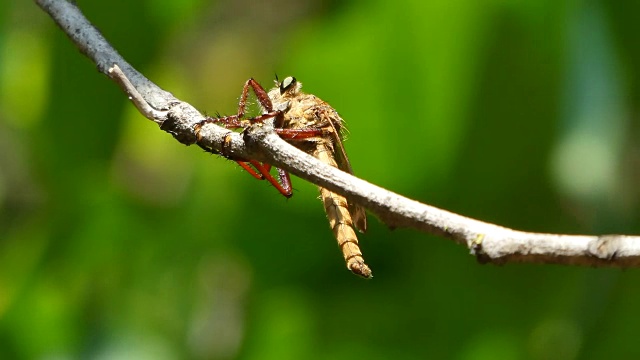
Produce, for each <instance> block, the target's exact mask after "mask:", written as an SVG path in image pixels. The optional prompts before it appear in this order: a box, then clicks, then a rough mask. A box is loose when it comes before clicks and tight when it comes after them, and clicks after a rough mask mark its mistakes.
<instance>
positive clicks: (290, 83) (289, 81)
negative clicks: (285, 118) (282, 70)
mask: <svg viewBox="0 0 640 360" xmlns="http://www.w3.org/2000/svg"><path fill="white" fill-rule="evenodd" d="M295 86H296V78H294V77H293V76H287V77H286V78H285V79H284V80H282V83H281V84H280V95H282V94H284V92H285V91H287V90H290V89H292V88H294V87H295Z"/></svg>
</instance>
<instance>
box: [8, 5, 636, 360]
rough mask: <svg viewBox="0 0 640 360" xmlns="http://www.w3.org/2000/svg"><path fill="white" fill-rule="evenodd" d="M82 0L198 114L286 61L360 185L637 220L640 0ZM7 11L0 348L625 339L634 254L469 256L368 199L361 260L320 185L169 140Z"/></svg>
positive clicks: (469, 208)
mask: <svg viewBox="0 0 640 360" xmlns="http://www.w3.org/2000/svg"><path fill="white" fill-rule="evenodd" d="M78 2H79V6H80V8H81V9H82V10H83V11H84V12H85V14H86V15H87V17H88V18H89V19H90V20H91V21H92V22H93V23H94V24H95V25H96V26H97V27H98V28H99V29H100V30H101V31H102V33H103V34H104V35H105V37H106V38H107V39H108V40H109V41H110V42H111V43H112V44H113V46H114V47H115V48H116V49H118V51H119V52H120V53H121V54H122V55H123V56H124V57H125V58H126V59H127V60H128V61H129V62H130V63H131V64H132V65H133V66H135V67H136V68H137V69H138V70H140V71H141V72H142V73H144V74H145V75H147V76H148V77H149V78H150V79H151V80H153V81H154V82H156V83H157V84H158V85H160V86H161V87H163V88H165V89H167V90H169V91H171V92H172V93H174V95H176V96H177V97H178V98H180V99H182V100H184V101H187V102H190V103H192V104H193V105H195V106H196V107H197V108H199V109H202V110H203V111H208V112H209V113H215V112H216V111H219V112H221V113H224V114H233V113H234V112H235V110H236V106H237V99H238V96H239V95H240V91H241V89H242V84H243V82H244V81H245V80H246V79H247V78H249V77H254V78H256V79H257V80H258V81H260V82H261V83H262V84H263V85H265V86H267V87H270V86H271V84H272V82H271V81H272V79H273V77H274V76H273V74H274V72H277V73H278V74H279V75H280V77H281V78H283V77H285V76H287V75H295V76H296V77H297V78H298V79H299V80H300V81H301V82H302V83H303V84H304V89H305V90H306V91H308V92H311V93H314V94H316V95H318V96H320V97H321V98H322V99H324V100H326V101H328V102H329V103H330V104H332V105H333V106H334V107H335V108H336V109H337V110H338V111H339V112H340V114H341V115H342V117H343V118H344V119H345V121H346V122H347V125H348V128H349V130H350V135H349V138H348V140H347V141H346V143H345V144H346V148H347V151H348V153H349V156H350V158H351V163H352V165H353V167H354V170H355V172H356V173H357V175H359V176H360V177H362V178H364V179H366V180H368V181H370V182H372V183H374V184H377V185H380V186H383V187H385V188H388V189H390V190H392V191H395V192H398V193H400V194H403V195H406V196H408V197H410V198H413V199H416V200H419V201H422V202H425V203H428V204H431V205H435V206H438V207H441V208H444V209H447V210H450V211H453V212H456V213H460V214H462V215H465V216H469V217H474V218H477V219H480V220H483V221H489V222H494V223H497V224H500V225H504V226H507V227H511V228H516V229H522V230H528V231H538V232H558V233H587V234H599V233H628V234H632V233H638V232H639V230H640V229H639V226H638V223H637V219H638V216H639V215H640V212H639V210H640V208H639V203H638V200H640V193H639V191H638V188H637V186H636V185H637V183H638V180H639V177H640V171H639V170H638V169H640V142H638V140H637V137H638V134H639V131H640V126H639V123H638V118H639V116H640V81H639V80H640V65H639V64H640V43H639V42H638V34H640V22H639V21H638V14H640V2H636V1H587V0H583V1H579V0H574V1H552V0H546V1H542V0H530V1H526V0H481V1H478V0H467V1H464V0H455V1H451V0H437V1H436V0H430V1H418V0H415V1H384V0H377V1H335V0H334V1H296V0H272V1H247V0H245V1H218V2H216V1H204V0H191V1H181V2H178V1H173V0H166V1H159V0H154V1H151V0H149V1H132V2H130V1H124V0H114V1H108V2H106V1H78ZM0 24H1V27H0V358H2V359H76V358H91V359H236V358H239V359H279V360H280V359H354V358H361V359H389V358H394V359H424V358H434V359H439V358H446V359H553V358H557V359H578V358H579V359H601V358H633V357H636V358H637V357H638V356H640V348H639V347H638V346H637V336H638V331H639V330H640V324H639V321H638V318H639V317H640V307H639V306H638V304H639V299H640V286H638V284H639V283H640V274H638V271H637V270H628V271H621V270H617V269H589V268H578V267H565V266H555V265H521V264H520V265H506V266H493V265H480V264H478V263H477V262H476V261H475V258H474V257H472V256H470V255H469V252H468V250H467V249H466V248H464V247H461V246H459V245H456V244H454V243H453V242H451V241H449V240H445V239H442V238H438V237H434V236H429V235H426V234H423V233H418V232H416V231H413V230H408V229H397V230H395V231H391V230H389V229H388V228H386V227H385V226H384V225H383V224H381V223H380V222H378V221H377V220H376V219H375V218H373V217H371V216H370V218H369V222H370V228H369V231H368V233H367V234H365V235H362V236H360V242H361V245H362V249H363V252H364V254H365V259H366V260H367V262H368V264H369V265H370V266H371V267H372V269H373V272H374V276H375V278H374V279H373V280H371V281H366V280H363V279H360V278H358V277H356V276H354V275H351V274H350V273H349V272H348V271H347V270H346V269H345V266H344V263H343V260H342V257H341V255H340V253H339V249H338V247H337V245H336V243H335V240H334V239H333V237H332V235H331V231H330V229H329V226H328V224H327V221H326V218H325V215H324V213H323V210H322V205H321V203H320V202H319V201H318V200H317V196H318V193H317V189H316V188H315V186H313V185H311V184H308V183H306V182H305V181H303V180H301V179H298V178H294V179H293V185H294V188H295V195H294V196H293V198H291V199H289V200H286V199H285V198H283V197H282V196H280V195H279V194H278V193H277V191H275V189H273V188H272V187H270V186H269V185H268V184H267V183H266V182H258V181H256V180H254V179H253V178H251V177H250V176H249V175H248V174H246V173H245V172H243V171H241V170H240V168H239V167H238V166H236V165H235V164H234V163H232V162H230V161H227V160H225V159H222V158H220V157H217V156H211V155H209V154H207V153H204V152H203V151H202V150H201V149H199V148H198V147H195V146H191V147H185V146H183V145H181V144H179V143H178V142H177V141H175V140H174V139H173V138H172V137H171V136H170V135H168V134H166V133H164V132H162V131H160V130H159V129H158V127H157V126H156V125H155V124H154V123H152V122H151V121H148V120H146V119H145V118H144V117H142V116H141V115H140V114H138V113H137V112H136V110H135V108H134V107H133V106H132V105H131V104H130V103H129V102H128V101H127V100H126V97H125V96H124V95H123V94H122V93H121V91H120V90H119V89H118V87H117V86H116V85H115V84H114V83H113V82H111V81H110V80H108V79H107V78H106V77H105V76H104V75H102V74H100V73H98V72H97V71H96V70H95V66H94V65H93V64H92V63H91V62H90V61H89V60H87V59H86V58H85V57H84V56H82V55H81V54H80V53H79V51H78V50H77V49H76V48H75V47H74V45H73V44H72V43H71V42H70V41H69V40H68V39H67V38H66V36H65V35H64V34H63V33H62V32H61V31H60V30H59V29H58V28H57V27H56V26H55V25H54V24H53V22H52V21H51V19H49V18H48V16H47V15H46V14H45V13H44V12H42V11H40V9H39V8H38V7H37V6H35V4H34V3H33V2H29V1H17V0H16V1H8V2H7V1H3V2H2V3H0Z"/></svg>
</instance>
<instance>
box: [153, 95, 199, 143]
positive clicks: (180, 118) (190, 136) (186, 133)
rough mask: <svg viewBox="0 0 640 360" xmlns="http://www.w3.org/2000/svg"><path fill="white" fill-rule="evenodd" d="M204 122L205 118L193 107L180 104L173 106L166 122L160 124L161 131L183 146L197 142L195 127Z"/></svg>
mask: <svg viewBox="0 0 640 360" xmlns="http://www.w3.org/2000/svg"><path fill="white" fill-rule="evenodd" d="M202 120H204V116H202V114H200V112H199V111H198V110H196V109H195V108H194V107H193V106H191V105H189V104H187V103H184V102H178V103H176V104H173V106H171V109H169V111H168V113H167V117H166V120H164V121H163V122H162V123H161V124H160V129H162V130H164V131H166V132H168V133H169V134H171V135H172V136H173V137H174V138H175V139H176V140H178V141H179V142H181V143H182V144H185V145H192V144H195V143H196V141H197V136H196V133H195V125H196V124H198V123H199V122H200V121H202Z"/></svg>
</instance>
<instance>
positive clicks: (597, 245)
mask: <svg viewBox="0 0 640 360" xmlns="http://www.w3.org/2000/svg"><path fill="white" fill-rule="evenodd" d="M620 239H621V237H620V236H618V235H601V236H598V238H597V239H596V240H595V241H592V242H591V243H590V244H589V248H588V250H587V251H588V253H589V255H592V256H595V257H597V258H598V259H602V260H612V259H613V258H614V257H615V256H616V254H617V253H618V250H619V249H620V245H621V241H620Z"/></svg>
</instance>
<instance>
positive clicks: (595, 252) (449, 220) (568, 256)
mask: <svg viewBox="0 0 640 360" xmlns="http://www.w3.org/2000/svg"><path fill="white" fill-rule="evenodd" d="M36 3H37V4H38V5H39V6H40V7H41V8H42V9H43V10H44V11H46V12H47V13H49V15H50V16H51V17H52V18H53V19H54V21H55V22H56V23H57V24H58V26H59V27H60V28H61V29H62V30H63V31H64V32H65V33H66V34H67V36H69V38H70V39H71V40H72V41H73V42H74V43H75V44H76V46H77V47H78V48H79V49H80V50H81V51H82V53H83V54H85V55H86V56H87V57H89V58H90V59H91V60H92V61H93V62H94V63H95V64H96V65H97V67H98V70H99V71H100V72H102V73H104V74H106V75H108V76H110V77H111V78H112V79H113V80H115V81H116V82H117V83H118V85H119V86H120V87H121V88H122V89H123V90H124V91H125V93H127V95H128V96H129V99H130V100H131V101H132V102H133V103H134V105H135V106H136V107H137V108H138V110H140V112H141V113H142V114H143V115H144V116H145V117H147V118H149V119H150V120H153V121H155V122H156V123H158V124H159V125H160V129H162V130H164V131H167V132H169V133H170V134H171V135H173V136H174V138H176V139H177V140H178V141H180V142H181V143H183V144H185V145H192V144H195V143H196V140H197V139H196V135H195V132H194V126H195V125H196V124H198V123H199V122H201V121H202V120H204V116H203V115H202V114H200V112H198V111H197V110H196V109H195V108H194V107H193V106H191V105H190V104H188V103H186V102H183V101H180V100H178V99H176V98H175V97H174V96H173V95H172V94H171V93H169V92H167V91H164V90H162V89H161V88H160V87H158V86H157V85H155V84H154V83H152V82H151V81H149V80H148V79H147V78H145V77H144V76H143V75H141V74H140V73H139V72H138V71H136V70H135V69H134V68H133V67H132V66H131V65H129V64H128V63H127V62H126V61H125V60H124V59H123V58H122V57H121V56H120V55H119V54H118V52H117V51H116V50H115V49H113V47H111V45H109V43H108V42H107V41H106V40H105V39H104V37H103V36H102V35H101V34H100V33H99V32H98V30H97V29H96V28H95V27H94V26H93V25H91V23H90V22H89V21H88V20H87V19H86V18H85V17H84V16H83V15H82V13H81V12H80V10H79V9H78V8H77V7H76V6H75V5H73V4H72V3H70V2H68V1H66V0H36ZM200 136H201V139H199V141H198V145H200V146H201V147H203V148H205V149H208V150H210V151H213V152H220V151H221V149H222V146H223V144H224V147H225V154H228V155H231V156H236V157H238V158H246V159H256V160H259V161H263V162H267V163H269V164H272V165H274V166H277V167H279V168H282V169H285V170H287V171H289V172H291V173H293V174H295V175H297V176H298V177H300V178H303V179H305V180H308V181H310V182H312V183H314V184H316V185H319V186H322V187H325V188H327V189H329V190H331V191H334V192H336V193H339V194H342V195H344V196H347V197H348V198H349V199H351V200H353V201H355V202H357V203H360V204H362V205H363V206H365V207H366V208H368V209H369V210H370V211H371V212H372V213H374V214H375V215H376V216H377V217H378V218H379V219H380V220H381V221H383V222H384V223H385V224H387V225H388V226H390V227H393V228H395V227H410V228H415V229H417V230H420V231H423V232H426V233H430V234H435V235H439V236H443V237H446V238H449V239H452V240H454V241H455V242H457V243H459V244H462V245H464V246H467V247H468V248H469V249H470V251H471V253H472V254H473V255H475V256H476V257H477V258H478V260H480V261H481V262H492V263H507V262H531V263H554V264H573V265H587V266H602V267H604V266H614V267H638V266H640V237H638V236H626V235H604V236H587V235H561V234H542V233H530V232H523V231H517V230H512V229H508V228H505V227H501V226H498V225H494V224H489V223H485V222H482V221H478V220H474V219H470V218H467V217H464V216H461V215H457V214H454V213H451V212H448V211H445V210H441V209H438V208H435V207H433V206H429V205H425V204H422V203H419V202H417V201H414V200H411V199H408V198H405V197H403V196H400V195H398V194H396V193H393V192H391V191H388V190H385V189H383V188H380V187H378V186H376V185H373V184H371V183H368V182H366V181H364V180H361V179H359V178H356V177H354V176H352V175H350V174H347V173H345V172H343V171H340V170H338V169H337V168H334V167H331V166H329V165H326V164H324V163H322V162H320V161H318V160H317V159H315V158H314V157H312V156H310V155H307V154H305V153H304V152H302V151H300V150H298V149H296V148H295V147H293V146H291V145H289V144H288V143H287V142H285V141H284V140H282V139H280V137H278V136H277V135H276V134H275V133H274V132H273V128H272V126H271V125H270V124H269V123H268V122H265V123H264V124H256V125H254V126H253V127H251V128H249V129H247V131H245V132H243V133H241V134H238V133H235V132H230V131H229V130H227V129H224V128H222V127H219V126H217V125H214V124H205V125H204V126H202V128H201V129H200Z"/></svg>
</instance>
